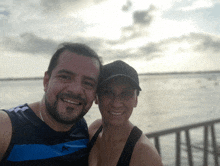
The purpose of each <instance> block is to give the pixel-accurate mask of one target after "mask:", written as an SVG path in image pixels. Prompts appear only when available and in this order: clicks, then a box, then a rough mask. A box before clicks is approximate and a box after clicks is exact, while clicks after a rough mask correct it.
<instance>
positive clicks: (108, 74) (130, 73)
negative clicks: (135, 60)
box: [98, 60, 141, 91]
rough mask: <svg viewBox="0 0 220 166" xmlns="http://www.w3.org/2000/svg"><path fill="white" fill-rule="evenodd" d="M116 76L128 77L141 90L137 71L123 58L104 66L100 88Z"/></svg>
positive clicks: (100, 77) (100, 78)
mask: <svg viewBox="0 0 220 166" xmlns="http://www.w3.org/2000/svg"><path fill="white" fill-rule="evenodd" d="M116 77H126V78H128V80H129V81H130V83H131V84H132V85H133V86H134V87H135V89H137V90H139V91H141V88H140V86H139V79H138V74H137V71H136V70H135V69H134V68H133V67H131V66H130V65H128V64H127V63H125V62H123V61H121V60H117V61H114V62H112V63H109V64H106V65H104V66H103V68H102V70H101V73H100V76H99V83H98V89H99V88H100V87H102V86H103V85H105V84H106V83H108V82H109V81H110V80H111V79H113V78H116Z"/></svg>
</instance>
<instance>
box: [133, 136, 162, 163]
mask: <svg viewBox="0 0 220 166" xmlns="http://www.w3.org/2000/svg"><path fill="white" fill-rule="evenodd" d="M130 165H132V166H133V165H139V166H163V164H162V160H161V157H160V155H159V154H158V152H157V150H156V148H155V146H154V145H153V144H152V143H151V142H150V140H149V139H148V138H147V137H146V136H145V135H144V134H142V136H141V138H140V139H139V140H138V142H137V143H136V145H135V148H134V151H133V154H132V158H131V162H130Z"/></svg>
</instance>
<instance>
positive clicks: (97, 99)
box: [95, 95, 99, 104]
mask: <svg viewBox="0 0 220 166" xmlns="http://www.w3.org/2000/svg"><path fill="white" fill-rule="evenodd" d="M95 104H99V98H98V95H96V96H95Z"/></svg>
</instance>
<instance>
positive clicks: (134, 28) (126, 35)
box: [120, 5, 156, 42]
mask: <svg viewBox="0 0 220 166" xmlns="http://www.w3.org/2000/svg"><path fill="white" fill-rule="evenodd" d="M155 10H156V8H155V7H154V6H152V5H151V6H150V7H149V9H148V10H138V11H134V12H133V14H132V18H133V24H132V25H130V26H126V27H122V28H121V30H122V38H121V41H120V42H125V41H128V40H130V39H134V38H137V37H140V36H143V34H145V36H146V35H147V28H148V27H149V26H150V24H151V22H152V21H153V18H154V16H153V12H154V11H155Z"/></svg>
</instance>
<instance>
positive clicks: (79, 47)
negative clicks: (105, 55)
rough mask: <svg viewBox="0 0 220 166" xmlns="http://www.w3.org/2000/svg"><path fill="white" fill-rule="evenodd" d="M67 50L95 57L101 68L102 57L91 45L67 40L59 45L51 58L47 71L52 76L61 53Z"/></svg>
mask: <svg viewBox="0 0 220 166" xmlns="http://www.w3.org/2000/svg"><path fill="white" fill-rule="evenodd" d="M65 50H68V51H70V52H74V53H76V54H78V55H82V56H87V57H91V58H95V59H96V60H97V61H98V62H99V68H100V70H101V68H102V63H101V60H100V57H99V56H98V54H97V53H96V52H95V51H94V50H93V49H91V48H90V47H89V46H87V45H85V44H82V43H70V42H65V43H61V44H60V45H59V46H58V49H57V51H56V52H55V53H54V54H53V56H52V58H51V60H50V63H49V66H48V69H47V73H48V75H49V76H51V74H52V71H53V69H54V68H55V67H56V66H57V63H58V59H59V57H60V55H61V54H62V53H63V52H64V51H65Z"/></svg>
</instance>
